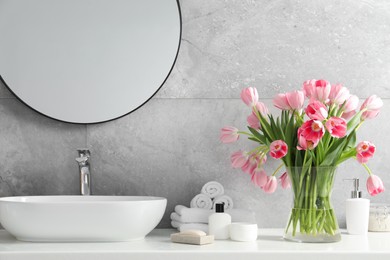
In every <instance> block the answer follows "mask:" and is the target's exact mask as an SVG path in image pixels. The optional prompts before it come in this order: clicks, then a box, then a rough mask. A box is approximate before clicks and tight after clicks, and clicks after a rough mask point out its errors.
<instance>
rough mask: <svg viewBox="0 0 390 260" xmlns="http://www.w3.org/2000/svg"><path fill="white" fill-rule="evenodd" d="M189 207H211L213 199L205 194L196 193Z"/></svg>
mask: <svg viewBox="0 0 390 260" xmlns="http://www.w3.org/2000/svg"><path fill="white" fill-rule="evenodd" d="M190 207H191V208H199V209H212V208H213V201H212V200H211V198H210V197H209V196H207V195H205V194H202V193H201V194H198V195H196V196H195V197H194V198H193V199H192V200H191V203H190Z"/></svg>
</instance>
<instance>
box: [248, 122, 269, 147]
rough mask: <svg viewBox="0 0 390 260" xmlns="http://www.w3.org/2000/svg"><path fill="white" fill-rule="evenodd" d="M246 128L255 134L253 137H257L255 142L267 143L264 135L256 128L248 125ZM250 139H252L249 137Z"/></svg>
mask: <svg viewBox="0 0 390 260" xmlns="http://www.w3.org/2000/svg"><path fill="white" fill-rule="evenodd" d="M248 129H249V131H250V132H251V133H252V134H253V135H254V136H255V138H256V139H257V140H256V142H260V143H262V144H267V142H266V138H265V137H264V135H262V134H260V133H259V132H258V131H257V130H256V129H254V128H252V127H250V126H248ZM248 139H250V138H248ZM250 140H252V139H250ZM252 141H253V140H252Z"/></svg>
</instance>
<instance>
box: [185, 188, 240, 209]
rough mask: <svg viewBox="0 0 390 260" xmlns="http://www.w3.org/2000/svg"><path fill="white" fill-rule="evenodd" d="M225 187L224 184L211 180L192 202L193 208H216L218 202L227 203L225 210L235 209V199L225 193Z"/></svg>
mask: <svg viewBox="0 0 390 260" xmlns="http://www.w3.org/2000/svg"><path fill="white" fill-rule="evenodd" d="M224 193H225V189H224V188H223V186H222V184H221V183H219V182H216V181H210V182H208V183H206V184H205V185H203V187H202V189H201V191H200V194H198V195H196V196H195V197H194V198H193V199H192V200H191V203H190V207H191V208H200V209H214V208H215V204H216V203H223V204H225V210H228V209H233V200H232V198H231V197H229V196H228V195H226V194H224Z"/></svg>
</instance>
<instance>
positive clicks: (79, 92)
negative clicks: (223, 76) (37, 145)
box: [0, 0, 181, 123]
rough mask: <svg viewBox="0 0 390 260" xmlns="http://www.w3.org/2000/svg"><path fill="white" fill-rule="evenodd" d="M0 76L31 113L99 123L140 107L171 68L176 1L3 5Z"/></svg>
mask: <svg viewBox="0 0 390 260" xmlns="http://www.w3.org/2000/svg"><path fill="white" fill-rule="evenodd" d="M0 36H1V40H0V76H1V78H2V80H3V82H4V84H5V85H6V86H8V88H9V89H10V90H11V91H12V92H13V93H14V94H15V95H16V96H17V97H18V98H19V99H21V100H22V101H23V102H24V103H25V104H27V105H28V106H30V107H31V108H33V109H34V110H36V111H38V112H40V113H42V114H44V115H46V116H48V117H51V118H54V119H57V120H61V121H65V122H71V123H98V122H104V121H108V120H112V119H115V118H118V117H121V116H124V115H126V114H128V113H130V112H132V111H134V110H135V109H137V108H139V107H140V106H142V105H143V104H144V103H145V102H146V101H148V100H149V99H150V98H151V97H152V96H153V95H154V94H155V93H156V92H157V91H158V89H159V88H160V87H161V86H162V84H163V83H164V82H165V80H166V78H167V77H168V75H169V73H170V71H171V70H172V68H173V65H174V63H175V60H176V57H177V53H178V49H179V45H180V36H181V16H180V7H179V3H178V2H177V1H176V0H164V1H161V0H34V1H31V0H0Z"/></svg>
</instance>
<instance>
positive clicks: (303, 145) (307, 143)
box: [297, 128, 320, 150]
mask: <svg viewBox="0 0 390 260" xmlns="http://www.w3.org/2000/svg"><path fill="white" fill-rule="evenodd" d="M302 131H303V129H302V128H299V129H298V145H297V149H298V150H313V149H314V148H316V146H317V145H318V143H319V141H320V139H318V140H314V141H312V140H307V139H306V138H305V137H304V136H303V135H302Z"/></svg>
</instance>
